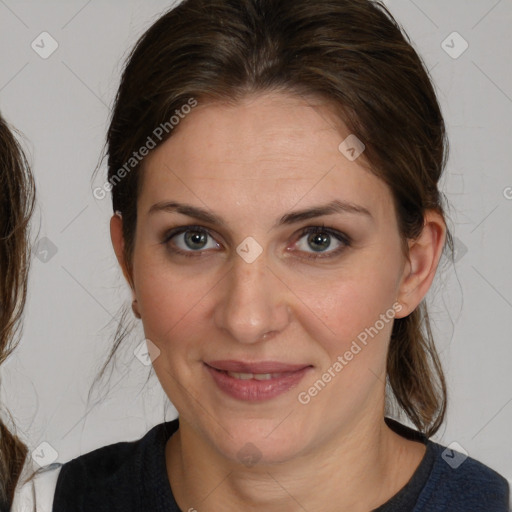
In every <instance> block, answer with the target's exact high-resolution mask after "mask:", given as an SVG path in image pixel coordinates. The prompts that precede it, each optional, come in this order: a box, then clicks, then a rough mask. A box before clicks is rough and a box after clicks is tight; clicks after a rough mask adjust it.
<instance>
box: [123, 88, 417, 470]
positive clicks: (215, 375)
mask: <svg viewBox="0 0 512 512" xmlns="http://www.w3.org/2000/svg"><path fill="white" fill-rule="evenodd" d="M344 130H345V131H344ZM348 135H350V134H349V132H347V131H346V128H345V129H344V127H343V126H341V127H340V125H339V122H338V124H337V125H335V117H334V116H333V115H332V113H331V112H330V110H329V109H328V107H327V106H325V105H323V106H319V105H316V106H315V107H313V106H312V105H311V104H308V103H307V102H306V101H305V100H304V99H300V98H296V97H293V96H287V95H283V94H278V93H275V94H266V95H259V96H253V97H250V98H247V99H245V100H243V101H241V102H240V103H238V104H237V105H236V106H233V105H231V106H228V105H224V104H204V105H202V104H201V103H199V105H198V106H197V107H196V108H195V109H193V110H192V112H191V113H190V114H189V115H188V116H187V117H186V118H185V119H183V120H182V121H181V122H180V125H179V127H178V128H177V129H176V133H175V134H174V135H173V136H172V137H171V138H170V139H168V140H167V141H166V142H165V143H164V144H162V145H161V146H160V147H158V148H157V149H155V150H154V151H153V152H152V153H151V154H150V155H149V156H148V157H147V159H146V162H145V168H144V178H143V185H142V189H141V191H140V196H139V199H138V205H137V211H138V214H137V227H136V238H135V245H134V253H133V276H132V277H133V283H134V290H135V295H136V298H137V300H138V307H139V311H140V314H141V316H142V321H143V325H144V330H145V335H146V337H147V338H148V339H149V340H151V342H152V343H154V344H155V345H156V346H157V347H158V349H159V350H160V354H159V356H158V357H157V358H156V359H155V360H154V362H153V364H154V368H155V371H156V374H157V376H158V378H159V380H160V382H161V384H162V386H163V388H164V390H165V391H166V393H167V395H168V396H169V398H170V400H171V401H172V403H173V404H174V406H175V407H176V408H177V410H178V411H179V413H180V418H181V421H182V423H183V424H186V425H188V426H190V427H191V430H192V431H193V432H195V434H197V435H198V436H199V437H200V438H201V439H203V440H206V441H207V442H208V444H209V445H210V446H213V447H215V448H216V449H217V450H218V452H220V453H221V454H223V455H224V456H226V457H228V458H229V459H233V460H242V459H243V458H244V457H249V458H251V457H252V458H253V459H258V458H260V457H261V458H262V460H263V461H268V462H275V461H285V460H290V459H291V458H293V457H297V456H300V455H305V454H306V453H308V452H310V451H311V450H314V449H318V448H319V447H321V445H322V444H324V443H328V442H329V441H330V440H332V439H334V438H335V437H336V436H338V435H342V434H343V433H344V432H347V431H349V430H351V429H352V428H353V427H354V425H356V424H363V423H364V422H366V421H368V420H369V419H371V420H372V421H373V420H374V419H376V418H380V419H382V415H383V407H384V383H385V376H386V353H387V348H388V341H389V336H390V333H391V328H392V321H391V319H392V317H393V313H394V312H397V311H399V310H400V306H398V305H397V304H396V301H397V297H399V294H400V287H401V284H402V282H403V276H404V274H405V273H406V272H407V266H408V263H406V260H405V258H404V256H403V253H402V250H401V240H400V236H399V231H398V226H397V220H396V216H395V210H394V206H393V201H392V196H391V193H390V190H389V189H388V187H387V186H386V185H385V184H384V183H383V182H382V181H381V180H379V179H378V178H377V177H375V176H374V175H373V174H371V173H370V172H368V171H367V170H366V169H365V168H363V166H362V158H363V157H359V158H358V159H355V160H353V156H356V155H357V153H356V154H355V155H352V153H351V152H350V151H349V152H346V151H345V152H342V151H341V150H340V149H339V146H340V143H342V142H343V141H344V139H346V137H347V136H348ZM342 148H343V147H342ZM356 149H357V147H356ZM349 157H350V158H349ZM352 160H353V161H352ZM171 203H172V204H171ZM177 204H179V205H181V213H179V212H178V211H177V209H176V205H177ZM173 205H174V206H173ZM332 205H337V207H336V208H331V207H330V206H332ZM317 210H318V211H317ZM322 210H326V211H325V212H322ZM299 212H300V215H298V213H299ZM315 230H317V232H315ZM397 316H402V315H400V314H398V315H397ZM265 334H267V335H266V336H264V335H265ZM363 340H364V341H365V343H364V342H363ZM228 372H229V373H228ZM251 374H252V375H251ZM315 383H316V385H315Z"/></svg>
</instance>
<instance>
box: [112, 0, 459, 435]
mask: <svg viewBox="0 0 512 512" xmlns="http://www.w3.org/2000/svg"><path fill="white" fill-rule="evenodd" d="M265 91H283V92H287V93H290V94H297V95H303V96H307V97H317V98H322V99H324V100H326V101H328V103H329V104H330V105H332V106H333V110H334V111H335V112H336V113H338V114H339V117H340V119H341V120H342V121H343V122H344V123H345V124H346V126H347V127H348V129H349V130H350V132H351V133H354V134H355V135H357V137H358V138H359V139H361V140H362V141H363V142H364V144H365V145H366V151H365V153H364V158H365V161H366V162H367V163H368V164H369V165H370V166H371V171H372V172H373V173H374V174H375V175H377V176H378V177H379V178H381V179H382V180H384V182H386V183H387V185H388V186H389V188H390V190H391V192H392V194H393V197H394V201H395V207H396V211H397V217H398V223H399V229H400V232H401V235H402V239H403V240H404V241H405V242H406V241H407V239H414V238H416V237H417V236H418V235H419V234H420V233H421V231H422V228H423V225H424V215H425V212H426V210H427V209H433V210H436V211H438V212H440V213H441V214H443V204H442V203H443V199H442V196H441V194H440V192H439V190H438V181H439V179H440V176H441V173H442V171H443V169H444V167H445V165H446V159H447V154H448V141H447V137H446V133H445V125H444V121H443V117H442V115H441V111H440V107H439V104H438V101H437V98H436V95H435V91H434V88H433V85H432V83H431V80H430V77H429V73H428V71H427V70H426V68H425V65H424V64H423V62H422V60H421V58H420V57H419V56H418V54H417V53H416V51H415V50H414V49H413V47H412V45H411V43H410V40H409V38H408V36H407V34H406V33H405V32H404V31H403V30H402V29H401V27H400V26H399V25H398V23H397V22H396V21H395V19H394V18H393V16H392V15H391V14H390V13H389V11H388V10H387V9H386V8H385V7H384V6H383V5H382V4H381V3H380V2H377V1H371V0H314V1H312V0H185V1H184V2H182V3H181V4H180V5H178V6H177V7H175V8H174V9H172V10H171V11H169V12H167V13H166V14H164V15H163V16H162V17H161V18H160V19H158V20H157V21H156V23H154V24H153V25H152V26H151V27H150V29H149V30H148V31H147V32H146V33H145V34H144V35H143V36H142V37H141V38H140V39H139V41H138V42H137V44H136V46H135V48H134V49H133V51H132V52H131V54H130V55H129V57H128V61H127V64H126V67H125V69H124V72H123V75H122V79H121V84H120V87H119V90H118V94H117V97H116V101H115V105H114V110H113V115H112V119H111V124H110V127H109V130H108V136H107V152H108V178H109V182H110V184H111V185H112V202H113V208H114V211H120V212H121V213H122V215H123V236H124V240H125V260H126V263H127V265H128V268H129V269H130V262H131V258H132V252H133V242H134V238H135V226H136V219H137V209H136V204H137V203H136V201H137V197H138V192H139V190H140V186H141V182H142V176H143V174H141V173H142V171H143V168H142V166H141V165H140V164H139V165H136V166H134V167H133V170H132V171H131V172H129V173H127V174H126V175H125V176H124V177H123V178H122V179H121V180H119V179H118V178H119V170H120V169H121V168H123V166H125V168H126V162H128V161H129V160H130V158H131V157H132V154H133V152H134V150H136V149H137V148H140V147H141V146H143V145H144V144H145V143H146V141H147V138H148V136H150V135H151V134H152V133H153V131H154V130H155V128H156V127H158V126H161V125H162V123H166V122H168V120H169V119H170V118H171V116H172V115H173V114H174V113H175V111H176V110H177V109H180V107H181V106H182V105H185V104H186V103H187V102H188V101H189V99H190V98H197V101H199V102H200V103H201V102H202V103H205V102H207V101H230V102H236V101H237V100H239V99H240V98H242V97H244V96H246V95H248V94H251V93H257V92H265ZM171 135H172V131H169V132H168V134H166V136H164V137H162V139H161V140H160V141H159V142H158V143H161V142H163V141H165V140H166V138H168V137H169V136H171ZM447 240H448V242H449V243H448V246H449V247H450V248H451V237H450V235H449V233H448V237H447ZM404 247H406V243H404ZM122 329H123V328H122V327H121V331H120V332H119V333H120V334H121V336H119V337H117V338H116V343H115V345H114V348H113V350H112V352H111V354H110V358H109V360H108V361H107V364H108V362H109V361H110V360H111V358H112V356H113V355H114V353H115V351H116V349H117V347H118V346H119V343H120V342H121V340H122V338H123V337H124V335H126V330H125V331H124V332H122ZM387 373H388V383H387V384H388V386H389V387H390V389H391V390H392V392H393V395H394V397H395V399H396V403H397V404H398V405H399V406H400V408H401V409H402V411H404V412H405V413H406V415H407V416H408V417H409V419H410V420H411V421H412V422H413V423H414V424H415V425H416V427H417V428H418V429H419V430H420V431H422V432H424V433H426V434H427V436H431V435H432V434H434V433H435V432H436V431H437V430H438V429H439V427H440V425H441V424H442V422H443V419H444V415H445V410H446V400H447V396H446V384H445V379H444V376H443V371H442V368H441V364H440V361H439V357H438V355H437V352H436V349H435V346H434V341H433V337H432V333H431V330H430V323H429V319H428V314H427V310H426V307H425V304H424V303H422V304H421V305H420V306H419V307H418V308H417V309H416V310H415V311H414V312H413V313H411V314H410V315H409V316H407V317H406V318H403V319H396V320H395V323H394V327H393V332H392V336H391V342H390V349H389V354H388V363H387Z"/></svg>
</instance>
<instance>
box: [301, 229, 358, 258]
mask: <svg viewBox="0 0 512 512" xmlns="http://www.w3.org/2000/svg"><path fill="white" fill-rule="evenodd" d="M303 239H304V240H303ZM349 246H350V238H349V237H348V236H347V235H345V234H344V233H341V232H340V231H337V230H335V229H332V228H326V227H325V226H309V227H307V228H305V229H303V230H302V232H301V234H300V238H299V239H298V241H297V242H295V247H296V248H297V249H298V250H299V251H302V252H305V253H309V255H308V256H306V258H328V257H332V256H336V255H338V254H339V253H341V252H342V251H343V250H344V249H345V248H347V247H349ZM324 254H325V255H324Z"/></svg>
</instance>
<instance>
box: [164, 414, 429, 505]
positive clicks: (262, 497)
mask: <svg viewBox="0 0 512 512" xmlns="http://www.w3.org/2000/svg"><path fill="white" fill-rule="evenodd" d="M424 452H425V447H424V445H422V444H420V443H416V442H413V441H408V440H406V439H404V438H402V437H401V436H398V435H397V434H395V433H394V432H393V431H392V430H390V429H389V427H387V425H386V424H385V422H384V411H383V409H382V410H377V414H374V415H373V416H372V417H371V418H370V421H368V418H367V417H366V416H360V417H357V418H355V419H354V421H352V422H351V424H350V425H347V427H346V428H345V429H344V430H343V432H337V433H336V434H335V435H333V436H332V437H331V438H330V439H328V440H324V442H323V443H322V444H321V446H317V447H315V448H314V449H312V450H311V451H310V452H308V453H305V454H302V455H301V456H300V457H296V458H294V459H292V460H288V461H285V462H280V463H274V464H256V465H254V466H252V467H247V466H245V465H243V464H241V463H239V462H238V461H233V460H230V459H227V458H225V457H223V456H222V455H221V454H219V453H218V451H216V450H215V449H214V448H213V447H212V446H211V445H210V444H208V443H207V442H206V441H205V440H204V439H202V438H201V436H198V435H197V433H196V432H195V431H194V429H192V428H191V426H190V425H189V424H187V423H186V422H182V420H181V419H180V428H179V430H178V432H176V434H175V435H174V436H172V437H171V438H170V439H169V441H168V443H167V446H166V458H167V469H168V475H169V480H170V481H171V482H172V490H173V494H174V496H175V499H176V501H177V503H178V505H179V506H180V508H181V509H182V510H185V511H194V510H197V511H198V512H210V511H218V510H225V511H227V512H231V511H239V510H246V511H248V512H253V511H261V510H266V511H269V512H273V511H280V512H283V511H284V512H295V511H302V510H322V511H327V512H330V511H332V512H335V511H336V512H341V511H345V510H346V511H351V512H367V511H368V510H372V509H374V508H377V507H378V506H380V505H381V504H383V503H384V502H385V501H387V500H388V499H389V498H391V497H392V496H393V495H394V494H396V492H398V491H399V490H400V489H401V488H402V487H403V486H404V485H405V484H406V483H407V481H408V480H409V478H410V476H411V475H412V473H414V471H415V469H416V468H417V466H418V464H419V462H420V461H421V458H422V457H423V454H424ZM312 490H314V492H311V491H312Z"/></svg>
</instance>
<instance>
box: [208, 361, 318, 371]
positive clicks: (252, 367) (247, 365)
mask: <svg viewBox="0 0 512 512" xmlns="http://www.w3.org/2000/svg"><path fill="white" fill-rule="evenodd" d="M206 364H207V365H208V366H211V367H212V368H215V369H216V370H221V371H226V372H236V373H285V372H296V371H298V370H302V369H303V368H306V367H308V366H311V365H309V364H289V363H282V362H279V361H258V362H246V361H234V360H224V361H209V362H207V363H206Z"/></svg>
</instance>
